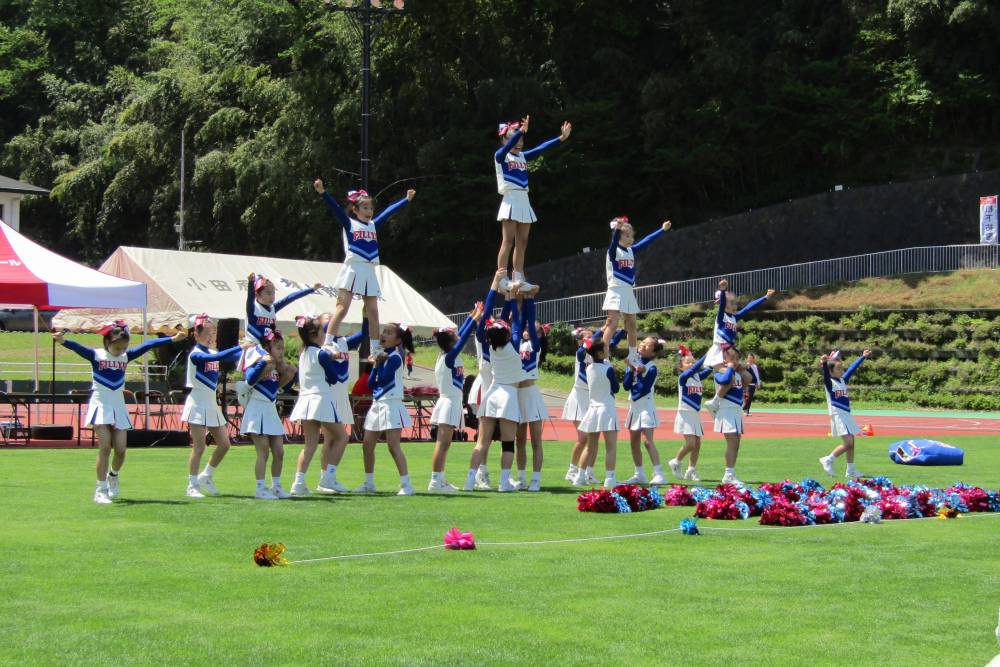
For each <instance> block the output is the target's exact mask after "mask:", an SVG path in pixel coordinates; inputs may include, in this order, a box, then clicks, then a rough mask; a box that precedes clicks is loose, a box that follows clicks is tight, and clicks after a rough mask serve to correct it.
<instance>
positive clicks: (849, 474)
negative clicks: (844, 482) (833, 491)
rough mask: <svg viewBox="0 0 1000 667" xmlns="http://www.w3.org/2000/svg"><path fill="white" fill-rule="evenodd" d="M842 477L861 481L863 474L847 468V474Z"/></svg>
mask: <svg viewBox="0 0 1000 667" xmlns="http://www.w3.org/2000/svg"><path fill="white" fill-rule="evenodd" d="M844 477H846V478H847V479H861V478H862V477H864V474H863V473H862V472H861V471H860V470H858V469H857V468H848V469H847V474H846V475H844Z"/></svg>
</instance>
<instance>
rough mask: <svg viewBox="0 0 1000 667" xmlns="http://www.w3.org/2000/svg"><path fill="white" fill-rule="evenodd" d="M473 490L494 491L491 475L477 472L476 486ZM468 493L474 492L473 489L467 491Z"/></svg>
mask: <svg viewBox="0 0 1000 667" xmlns="http://www.w3.org/2000/svg"><path fill="white" fill-rule="evenodd" d="M473 488H475V490H476V491H492V490H493V485H492V484H490V474H489V473H488V472H486V473H481V472H479V471H476V484H475V486H474V487H473ZM466 491H472V489H466Z"/></svg>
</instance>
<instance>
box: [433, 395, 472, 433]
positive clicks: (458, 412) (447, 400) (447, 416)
mask: <svg viewBox="0 0 1000 667" xmlns="http://www.w3.org/2000/svg"><path fill="white" fill-rule="evenodd" d="M463 417H464V415H463V414H462V397H461V396H457V397H455V396H448V395H447V394H442V395H441V396H439V397H438V400H437V402H436V403H434V410H433V412H431V423H432V424H437V425H438V426H440V425H445V426H454V427H455V428H462V424H463V423H464V419H463Z"/></svg>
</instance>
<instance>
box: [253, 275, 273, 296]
mask: <svg viewBox="0 0 1000 667" xmlns="http://www.w3.org/2000/svg"><path fill="white" fill-rule="evenodd" d="M270 282H271V281H270V280H268V279H267V278H265V277H264V276H257V279H256V280H254V281H253V291H254V292H259V291H261V290H262V289H264V287H265V286H267V284H268V283H270Z"/></svg>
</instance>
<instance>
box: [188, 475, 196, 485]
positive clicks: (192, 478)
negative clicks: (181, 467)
mask: <svg viewBox="0 0 1000 667" xmlns="http://www.w3.org/2000/svg"><path fill="white" fill-rule="evenodd" d="M188 486H198V475H188Z"/></svg>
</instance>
